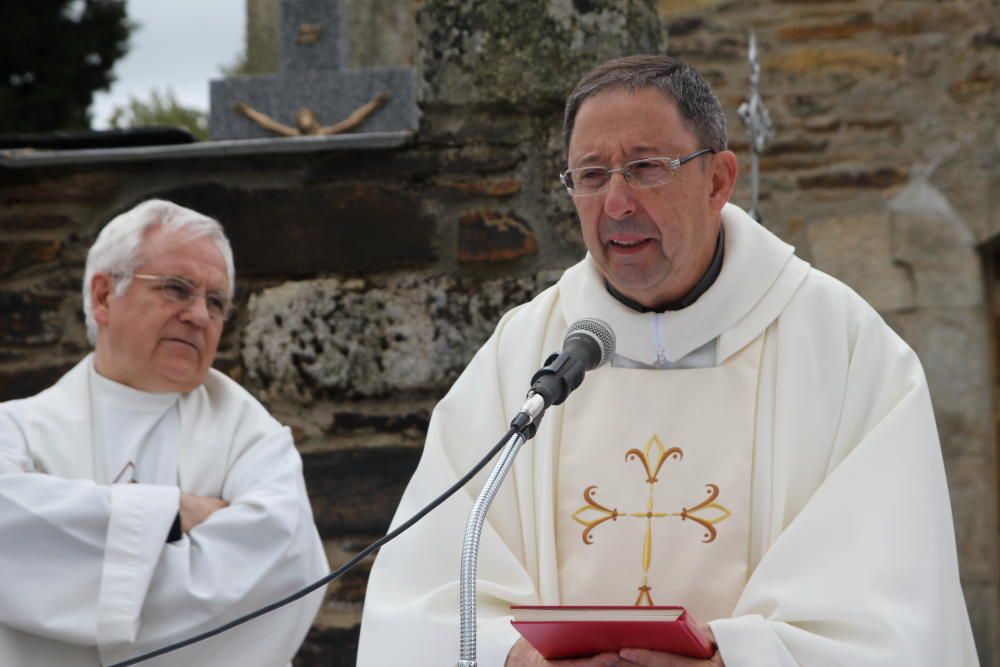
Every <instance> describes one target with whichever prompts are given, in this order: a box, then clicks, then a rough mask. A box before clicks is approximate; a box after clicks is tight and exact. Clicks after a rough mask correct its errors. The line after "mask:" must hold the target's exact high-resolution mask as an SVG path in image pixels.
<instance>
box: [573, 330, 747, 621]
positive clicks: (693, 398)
mask: <svg viewBox="0 0 1000 667" xmlns="http://www.w3.org/2000/svg"><path fill="white" fill-rule="evenodd" d="M762 340H763V335H762V336H760V337H758V338H757V339H756V340H754V341H753V342H752V343H750V344H749V345H747V346H745V347H744V348H743V349H742V350H741V351H740V352H738V353H737V354H735V355H733V356H731V357H730V358H729V359H727V360H726V361H725V363H723V364H721V365H720V366H715V367H710V368H697V369H684V370H681V369H677V370H637V369H623V368H606V369H602V370H601V371H600V375H601V381H600V382H589V383H586V382H585V383H584V384H583V385H582V386H581V387H580V389H578V390H577V391H576V393H574V395H573V400H571V401H568V402H567V403H566V408H565V417H564V421H563V437H562V442H561V446H560V449H559V482H558V501H557V509H556V534H557V544H556V549H557V558H558V561H559V581H560V586H559V590H560V591H561V594H562V603H563V604H607V605H652V604H659V605H683V606H685V607H687V608H688V609H689V610H690V611H691V613H692V615H693V616H694V617H695V618H696V619H699V620H702V621H708V620H710V619H714V618H723V617H727V616H729V614H730V613H731V612H732V610H733V607H734V606H735V605H736V601H737V599H738V598H739V595H740V593H741V592H742V590H743V588H744V587H745V586H746V582H747V578H748V573H749V563H748V561H747V558H748V547H749V540H750V490H751V478H752V474H753V431H754V415H755V408H756V396H757V375H758V369H759V365H760V354H761V350H762ZM622 406H627V407H626V409H624V410H622ZM636 415H643V418H642V419H635V418H634V417H635V416H636Z"/></svg>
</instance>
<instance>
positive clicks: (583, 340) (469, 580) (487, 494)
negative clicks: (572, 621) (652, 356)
mask: <svg viewBox="0 0 1000 667" xmlns="http://www.w3.org/2000/svg"><path fill="white" fill-rule="evenodd" d="M614 352H615V335H614V332H613V331H612V330H611V327H609V326H608V325H607V324H606V323H605V322H603V321H602V320H596V319H584V320H579V321H577V322H575V323H574V324H573V325H572V326H571V327H570V328H569V330H568V331H567V332H566V338H565V339H564V340H563V351H562V352H561V353H559V354H554V355H552V356H550V357H549V358H548V359H547V360H546V362H545V366H543V367H542V368H541V369H540V370H539V371H538V372H537V373H535V375H534V376H533V377H532V378H531V391H529V392H528V398H527V400H526V401H525V402H524V405H523V406H522V407H521V409H520V410H519V411H518V412H517V414H516V415H515V416H514V419H513V420H511V428H514V429H517V430H516V431H515V433H514V434H513V435H512V436H511V437H510V439H509V440H508V441H507V444H506V445H505V446H504V448H503V450H502V451H501V452H500V458H499V459H497V463H496V465H495V466H494V467H493V471H492V472H491V473H490V476H489V477H488V478H487V480H486V484H485V485H484V486H483V489H482V490H481V491H480V492H479V496H478V497H477V498H476V502H475V503H474V504H473V505H472V511H471V512H469V521H468V523H467V524H466V527H465V538H464V539H463V540H462V563H461V569H460V573H459V579H458V591H459V592H458V595H459V630H460V634H461V636H460V639H459V660H458V667H477V660H476V569H477V565H478V560H479V539H480V537H481V536H482V533H483V524H484V523H485V521H486V512H487V511H488V510H489V508H490V505H491V504H492V503H493V499H494V498H495V497H496V494H497V491H498V490H499V489H500V485H501V484H502V483H503V480H504V477H506V475H507V472H508V471H509V470H510V468H511V466H512V465H513V464H514V457H516V456H517V453H518V452H519V451H520V449H521V445H523V444H524V443H525V442H526V441H527V440H529V439H530V438H532V437H534V435H535V431H536V430H537V427H538V422H539V421H540V420H541V418H542V415H543V414H544V412H545V410H546V408H548V407H549V406H550V405H559V404H560V403H562V402H563V401H565V400H566V397H567V396H569V393H570V392H571V391H573V390H574V389H576V388H577V387H579V386H580V383H581V382H583V375H584V373H586V372H587V371H589V370H593V369H595V368H598V367H599V366H603V365H604V364H605V363H607V362H608V361H610V359H611V357H612V356H614Z"/></svg>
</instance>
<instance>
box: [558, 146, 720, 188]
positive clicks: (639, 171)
mask: <svg viewBox="0 0 1000 667" xmlns="http://www.w3.org/2000/svg"><path fill="white" fill-rule="evenodd" d="M714 152H715V149H714V148H702V149H701V150H697V151H695V152H694V153H691V154H690V155H685V156H684V157H681V158H672V157H644V158H642V159H641V160H633V161H631V162H626V163H625V165H624V166H622V167H618V168H617V169H612V168H611V167H601V166H597V165H594V166H589V167H576V168H575V169H567V170H565V171H563V172H562V173H561V174H559V180H560V181H562V184H563V185H565V186H566V191H567V192H569V193H570V194H571V195H573V196H574V197H586V196H588V195H596V194H598V193H600V192H604V191H605V190H607V189H608V183H610V182H611V176H612V175H613V174H621V175H622V176H624V177H625V182H626V183H628V184H629V185H630V186H632V187H633V188H651V187H654V186H657V185H663V184H664V183H666V182H668V181H669V180H670V179H671V177H673V175H674V172H675V171H677V169H679V168H680V167H681V166H682V165H684V164H687V163H688V162H690V161H691V160H693V159H695V158H696V157H700V156H702V155H705V154H706V153H714Z"/></svg>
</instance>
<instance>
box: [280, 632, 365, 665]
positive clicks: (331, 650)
mask: <svg viewBox="0 0 1000 667" xmlns="http://www.w3.org/2000/svg"><path fill="white" fill-rule="evenodd" d="M360 636H361V625H360V624H358V625H356V626H354V627H351V628H347V629H344V628H324V629H318V628H315V627H314V628H312V629H311V630H310V631H309V634H308V636H307V637H306V641H305V643H304V644H303V645H302V648H301V649H299V652H298V654H297V655H296V656H295V660H294V661H292V664H293V665H294V666H295V667H354V665H355V663H356V662H357V654H358V638H359V637H360Z"/></svg>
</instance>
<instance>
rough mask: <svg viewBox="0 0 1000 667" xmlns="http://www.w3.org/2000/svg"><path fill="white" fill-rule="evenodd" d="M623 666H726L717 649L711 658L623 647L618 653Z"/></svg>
mask: <svg viewBox="0 0 1000 667" xmlns="http://www.w3.org/2000/svg"><path fill="white" fill-rule="evenodd" d="M618 654H619V655H620V656H621V662H620V663H618V664H619V665H622V667H635V666H637V665H638V667H725V663H724V662H722V656H720V655H719V652H718V651H716V652H715V653H714V654H713V655H712V657H711V658H709V659H707V660H702V659H701V658H689V657H687V656H684V655H677V654H676V653H661V652H659V651H647V650H646V649H644V648H623V649H622V650H621V651H619V653H618Z"/></svg>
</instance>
